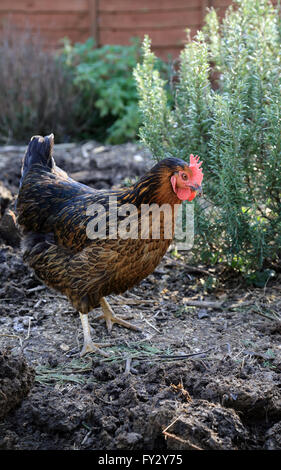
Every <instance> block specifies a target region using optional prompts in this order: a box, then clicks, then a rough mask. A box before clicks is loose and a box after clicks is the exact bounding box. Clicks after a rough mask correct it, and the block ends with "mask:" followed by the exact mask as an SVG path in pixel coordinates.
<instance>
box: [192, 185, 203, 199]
mask: <svg viewBox="0 0 281 470" xmlns="http://www.w3.org/2000/svg"><path fill="white" fill-rule="evenodd" d="M189 187H190V189H192V191H196V192H197V195H198V196H202V195H203V190H202V186H199V184H194V185H193V184H192V185H189Z"/></svg>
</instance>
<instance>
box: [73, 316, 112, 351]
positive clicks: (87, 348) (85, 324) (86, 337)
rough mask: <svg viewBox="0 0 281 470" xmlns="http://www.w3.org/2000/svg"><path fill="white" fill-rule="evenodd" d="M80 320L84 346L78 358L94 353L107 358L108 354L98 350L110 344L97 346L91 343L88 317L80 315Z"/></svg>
mask: <svg viewBox="0 0 281 470" xmlns="http://www.w3.org/2000/svg"><path fill="white" fill-rule="evenodd" d="M80 320H81V323H82V327H83V334H84V344H83V348H82V350H81V352H80V356H84V355H85V354H87V353H91V352H95V353H98V354H101V355H102V356H104V357H109V354H108V353H106V352H105V351H103V350H102V349H100V348H101V347H106V346H110V344H97V343H94V342H93V341H92V338H91V333H90V325H89V320H88V315H87V314H83V313H80Z"/></svg>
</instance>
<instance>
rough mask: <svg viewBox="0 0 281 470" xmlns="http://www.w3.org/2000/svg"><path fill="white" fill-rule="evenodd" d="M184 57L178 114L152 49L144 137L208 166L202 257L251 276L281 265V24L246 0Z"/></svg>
mask: <svg viewBox="0 0 281 470" xmlns="http://www.w3.org/2000/svg"><path fill="white" fill-rule="evenodd" d="M236 4H237V5H236V8H232V7H230V8H229V9H228V11H227V13H226V17H225V19H224V20H223V22H222V24H221V25H220V24H219V21H218V18H217V15H216V12H215V10H210V12H209V14H208V15H207V17H206V25H205V27H204V28H203V31H202V32H198V34H197V36H196V37H195V39H194V40H193V41H187V43H186V46H185V48H184V50H183V51H182V53H181V55H180V66H179V74H178V82H177V84H176V86H175V89H174V106H171V105H169V103H168V99H167V94H166V92H165V89H164V82H163V80H162V79H161V78H160V76H159V73H158V72H157V70H156V69H155V67H154V61H155V56H154V54H153V53H152V52H151V50H150V41H149V39H148V38H145V41H144V43H143V62H142V64H139V65H138V66H137V67H136V69H135V78H136V81H137V85H138V92H139V97H140V100H139V108H140V111H141V116H142V126H141V127H140V138H141V140H142V142H143V143H144V144H145V145H146V146H148V147H149V148H150V149H151V151H152V152H153V153H154V155H155V158H157V159H161V158H164V157H166V156H168V155H173V156H177V157H180V158H183V159H186V160H188V159H189V154H190V153H194V154H199V155H200V156H201V159H202V161H203V171H204V180H203V183H204V194H205V198H204V199H203V201H200V200H199V199H198V198H197V199H196V200H195V206H196V233H197V236H196V239H195V240H196V243H195V246H194V250H193V252H194V254H195V256H197V257H198V258H200V259H201V260H202V261H203V262H207V263H210V262H212V263H216V262H224V263H227V265H229V266H231V267H232V268H234V269H237V270H239V271H242V272H244V273H250V272H253V271H255V270H257V271H260V270H262V269H264V268H265V266H271V267H272V266H276V265H277V264H278V262H279V261H280V258H281V210H280V202H281V201H280V198H281V95H280V89H281V59H280V57H281V56H280V42H281V41H280V31H281V28H280V17H279V15H278V11H277V9H274V8H273V6H272V4H271V3H270V2H269V1H266V0H243V1H242V0H239V1H236Z"/></svg>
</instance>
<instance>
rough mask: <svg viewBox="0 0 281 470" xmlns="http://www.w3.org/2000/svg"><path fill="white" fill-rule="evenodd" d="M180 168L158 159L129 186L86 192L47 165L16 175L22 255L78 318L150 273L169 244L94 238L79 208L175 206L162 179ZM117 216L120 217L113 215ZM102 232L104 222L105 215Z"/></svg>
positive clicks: (167, 183)
mask: <svg viewBox="0 0 281 470" xmlns="http://www.w3.org/2000/svg"><path fill="white" fill-rule="evenodd" d="M185 165H186V164H185V163H184V162H182V161H181V160H177V159H166V160H164V161H162V162H160V164H158V165H156V166H155V167H153V168H152V170H150V171H149V172H148V173H147V174H146V175H145V176H144V177H143V178H141V179H140V180H139V181H138V182H137V183H136V184H135V185H134V186H132V187H131V188H125V189H121V190H115V191H113V190H112V191H110V190H100V191H98V190H94V189H92V188H90V187H88V186H85V185H83V184H80V183H78V182H76V181H74V180H72V179H71V178H69V177H68V175H67V174H66V173H65V172H64V171H62V170H61V169H59V168H58V167H56V166H55V163H54V161H52V164H51V165H50V162H49V166H48V165H42V164H41V162H40V164H36V163H35V164H34V163H33V164H32V166H31V167H30V168H29V170H28V171H26V174H25V175H24V177H23V179H22V183H21V188H20V191H19V196H18V201H17V212H18V224H19V225H20V227H21V229H22V232H23V256H24V260H25V262H27V263H28V264H29V265H30V266H31V267H32V268H33V269H34V271H35V273H36V275H37V276H38V277H39V278H40V279H41V280H42V281H43V282H44V283H45V284H46V285H48V286H49V287H51V288H54V289H56V290H58V291H59V292H61V293H62V294H64V295H66V296H67V297H68V299H69V300H70V302H71V303H72V305H73V306H74V307H75V308H76V309H77V310H78V311H80V312H81V313H88V312H89V311H90V310H92V309H93V308H95V307H97V306H99V301H100V299H101V298H102V297H104V296H107V295H109V294H120V293H123V292H125V291H126V290H127V289H129V288H131V287H133V286H134V285H136V284H138V283H139V282H140V281H141V280H142V279H144V278H145V277H146V276H148V275H149V274H150V273H152V272H153V271H154V269H155V268H156V266H157V265H158V264H159V262H160V260H161V258H162V257H163V256H164V254H165V253H166V251H167V249H168V247H169V245H170V243H171V241H172V240H171V239H164V237H163V217H161V230H160V233H161V237H160V239H152V238H147V239H144V240H143V239H141V238H138V239H132V238H128V239H121V238H117V239H110V238H108V237H107V238H106V239H95V240H91V239H89V238H88V236H87V233H86V228H87V225H88V223H89V222H90V221H91V220H92V219H93V215H87V213H86V211H87V208H88V207H89V206H91V205H92V204H94V203H99V204H102V205H103V206H104V207H105V208H106V212H107V216H108V210H109V206H108V203H109V197H115V198H116V200H117V205H118V206H121V205H122V204H125V203H126V204H127V203H130V204H134V205H135V206H136V207H137V208H138V210H139V211H140V207H141V204H151V203H157V204H159V205H162V204H164V203H170V204H171V205H172V206H173V205H174V204H179V202H180V201H179V200H178V198H177V196H176V195H175V193H174V192H173V190H172V187H171V183H170V175H171V174H172V173H173V172H175V171H177V170H179V169H182V168H183V167H184V166H185ZM119 219H120V217H119ZM106 225H107V230H108V229H109V217H107V223H106Z"/></svg>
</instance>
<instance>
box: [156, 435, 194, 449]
mask: <svg viewBox="0 0 281 470" xmlns="http://www.w3.org/2000/svg"><path fill="white" fill-rule="evenodd" d="M163 434H164V435H165V438H167V437H170V438H172V439H175V440H176V441H179V442H181V443H183V444H187V445H188V446H189V447H190V449H194V450H203V449H202V447H198V446H196V445H195V444H192V443H191V442H190V441H188V440H187V439H182V438H181V437H178V436H176V435H175V434H171V433H169V432H164V431H163Z"/></svg>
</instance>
